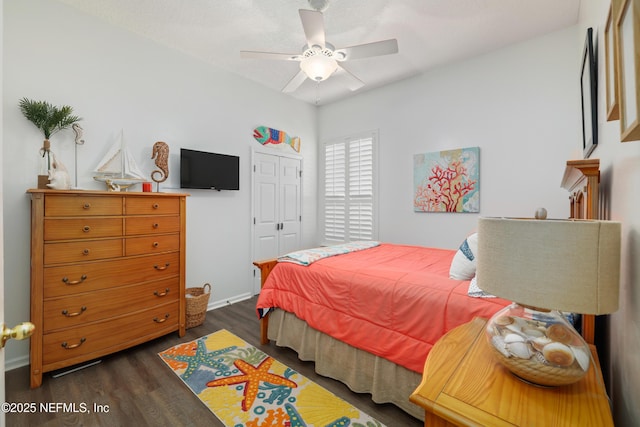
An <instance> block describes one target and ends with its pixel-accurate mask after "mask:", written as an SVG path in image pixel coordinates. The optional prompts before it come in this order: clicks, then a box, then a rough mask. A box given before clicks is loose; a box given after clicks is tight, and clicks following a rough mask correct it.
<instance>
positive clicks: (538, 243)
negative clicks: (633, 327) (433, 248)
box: [476, 218, 621, 314]
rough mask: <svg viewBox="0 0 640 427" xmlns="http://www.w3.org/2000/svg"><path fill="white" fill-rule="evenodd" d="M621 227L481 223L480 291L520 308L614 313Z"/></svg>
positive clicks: (499, 220)
mask: <svg viewBox="0 0 640 427" xmlns="http://www.w3.org/2000/svg"><path fill="white" fill-rule="evenodd" d="M620 235H621V225H620V223H619V222H614V221H595V220H594V221H592V220H550V219H547V220H537V219H517V218H480V220H479V225H478V253H477V262H478V264H477V273H476V275H477V282H478V287H480V289H482V290H484V291H486V292H488V293H490V294H493V295H496V296H499V297H501V298H504V299H508V300H511V301H515V302H517V303H519V304H523V305H527V306H533V307H538V308H544V309H549V310H561V311H571V312H576V313H583V314H607V313H612V312H614V311H616V310H617V309H618V293H619V283H620Z"/></svg>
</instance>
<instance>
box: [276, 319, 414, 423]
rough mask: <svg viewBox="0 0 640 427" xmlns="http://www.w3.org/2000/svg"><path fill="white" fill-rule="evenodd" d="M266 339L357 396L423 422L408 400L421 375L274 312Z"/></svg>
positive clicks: (302, 322)
mask: <svg viewBox="0 0 640 427" xmlns="http://www.w3.org/2000/svg"><path fill="white" fill-rule="evenodd" d="M268 337H269V339H270V340H273V341H274V342H275V343H276V345H278V346H280V347H289V348H291V349H293V350H295V351H296V352H297V353H298V357H299V358H300V359H301V360H305V361H313V362H315V371H316V372H317V373H318V374H320V375H322V376H325V377H329V378H333V379H335V380H338V381H340V382H342V383H344V384H346V385H347V386H348V387H349V388H350V389H351V390H352V391H354V392H356V393H370V394H371V398H372V400H373V401H374V402H376V403H393V404H394V405H396V406H398V407H399V408H400V409H402V410H403V411H405V412H407V413H408V414H410V415H412V416H414V417H415V418H418V419H420V420H424V409H422V408H420V407H419V406H417V405H414V404H413V403H411V402H410V401H409V396H410V395H411V393H413V391H414V390H415V389H416V387H417V386H418V385H419V384H420V381H421V380H422V375H421V374H418V373H416V372H413V371H411V370H409V369H406V368H405V367H403V366H399V365H396V364H394V363H391V362H389V361H388V360H386V359H383V358H381V357H378V356H374V355H373V354H371V353H367V352H365V351H363V350H359V349H357V348H355V347H352V346H350V345H348V344H345V343H343V342H341V341H338V340H336V339H334V338H332V337H330V336H328V335H326V334H323V333H322V332H319V331H317V330H315V329H313V328H311V327H310V326H308V325H307V323H306V322H304V321H302V320H300V319H299V318H298V317H296V316H295V315H294V314H292V313H289V312H286V311H283V310H280V309H275V310H274V311H272V312H271V313H270V314H269V331H268Z"/></svg>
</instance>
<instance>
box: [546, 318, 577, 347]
mask: <svg viewBox="0 0 640 427" xmlns="http://www.w3.org/2000/svg"><path fill="white" fill-rule="evenodd" d="M547 336H548V337H549V338H550V339H551V340H552V341H556V342H561V343H563V344H569V343H570V342H571V341H572V340H573V332H571V330H570V329H569V328H568V327H566V326H565V325H563V324H562V323H554V324H553V325H551V326H549V327H548V328H547Z"/></svg>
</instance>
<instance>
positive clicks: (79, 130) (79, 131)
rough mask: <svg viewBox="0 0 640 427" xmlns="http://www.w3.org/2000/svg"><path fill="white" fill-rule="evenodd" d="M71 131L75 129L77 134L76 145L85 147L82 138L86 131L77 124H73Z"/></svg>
mask: <svg viewBox="0 0 640 427" xmlns="http://www.w3.org/2000/svg"><path fill="white" fill-rule="evenodd" d="M71 129H73V132H75V134H76V145H84V139H83V138H82V137H83V135H84V129H82V127H81V126H80V125H79V124H77V123H74V124H72V125H71Z"/></svg>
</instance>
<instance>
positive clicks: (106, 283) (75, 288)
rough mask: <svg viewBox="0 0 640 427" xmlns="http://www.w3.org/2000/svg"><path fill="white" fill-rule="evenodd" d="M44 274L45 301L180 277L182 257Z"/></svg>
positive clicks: (116, 262) (118, 262) (165, 256)
mask: <svg viewBox="0 0 640 427" xmlns="http://www.w3.org/2000/svg"><path fill="white" fill-rule="evenodd" d="M43 274H44V280H43V282H44V283H43V294H44V298H53V297H59V296H64V295H70V294H74V293H76V292H91V291H95V290H99V289H107V288H113V287H116V286H124V285H133V284H136V283H141V282H148V281H155V280H160V279H167V278H169V277H176V276H179V274H180V253H179V252H170V253H166V254H159V255H151V256H144V257H135V258H126V259H116V260H107V261H94V262H85V263H82V264H76V265H65V266H55V267H45V268H44V273H43ZM134 305H135V304H134Z"/></svg>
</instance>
